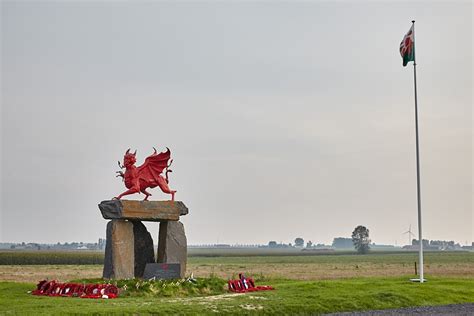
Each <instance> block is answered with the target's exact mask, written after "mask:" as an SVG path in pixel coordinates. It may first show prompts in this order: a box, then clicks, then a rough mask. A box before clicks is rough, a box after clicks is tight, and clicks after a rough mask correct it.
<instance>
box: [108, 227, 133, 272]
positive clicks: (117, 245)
mask: <svg viewBox="0 0 474 316" xmlns="http://www.w3.org/2000/svg"><path fill="white" fill-rule="evenodd" d="M134 275H135V254H134V237H133V224H132V223H131V222H128V221H125V220H117V219H116V220H112V221H110V222H109V223H108V224H107V243H106V245H105V263H104V271H103V277H104V278H107V279H112V278H114V279H132V278H133V277H134Z"/></svg>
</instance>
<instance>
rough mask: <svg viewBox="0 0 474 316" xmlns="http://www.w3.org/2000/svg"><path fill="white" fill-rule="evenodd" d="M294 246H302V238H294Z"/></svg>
mask: <svg viewBox="0 0 474 316" xmlns="http://www.w3.org/2000/svg"><path fill="white" fill-rule="evenodd" d="M295 247H304V239H303V238H300V237H298V238H296V239H295Z"/></svg>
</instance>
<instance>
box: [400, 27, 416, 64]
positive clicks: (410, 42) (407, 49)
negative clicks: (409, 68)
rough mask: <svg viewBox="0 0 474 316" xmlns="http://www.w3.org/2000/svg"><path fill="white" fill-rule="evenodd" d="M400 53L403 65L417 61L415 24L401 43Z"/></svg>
mask: <svg viewBox="0 0 474 316" xmlns="http://www.w3.org/2000/svg"><path fill="white" fill-rule="evenodd" d="M400 55H402V58H403V67H405V66H406V65H407V64H408V62H410V61H415V34H414V32H413V25H412V26H411V27H410V30H409V31H408V33H407V34H406V35H405V37H404V38H403V41H402V42H401V43H400Z"/></svg>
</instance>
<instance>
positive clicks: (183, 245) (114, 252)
mask: <svg viewBox="0 0 474 316" xmlns="http://www.w3.org/2000/svg"><path fill="white" fill-rule="evenodd" d="M99 209H100V211H101V213H102V217H103V218H104V219H108V220H110V221H109V222H108V223H107V237H106V238H107V242H106V246H105V262H104V271H103V277H104V278H106V279H131V278H144V279H152V278H155V279H177V278H184V276H185V272H186V261H187V241H186V234H185V232H184V225H183V223H181V222H180V221H179V219H180V216H183V215H186V214H188V208H187V207H186V206H185V205H184V203H183V202H181V201H131V200H119V199H113V200H107V201H103V202H101V203H100V204H99ZM144 221H148V222H159V223H160V224H159V225H160V226H159V233H158V234H157V235H158V250H157V253H156V257H155V249H154V246H153V238H152V237H151V235H150V233H149V232H148V230H147V228H146V227H145V225H144V224H143V222H144Z"/></svg>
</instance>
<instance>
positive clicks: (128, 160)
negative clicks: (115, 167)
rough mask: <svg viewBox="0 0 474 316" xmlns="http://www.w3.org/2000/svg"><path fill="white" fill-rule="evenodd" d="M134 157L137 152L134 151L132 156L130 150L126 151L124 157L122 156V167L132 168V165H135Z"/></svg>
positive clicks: (135, 159)
mask: <svg viewBox="0 0 474 316" xmlns="http://www.w3.org/2000/svg"><path fill="white" fill-rule="evenodd" d="M136 155H137V151H136V150H135V152H134V153H133V154H132V153H130V148H129V149H127V151H126V152H125V155H124V156H123V165H124V166H125V167H130V166H133V165H134V164H135V162H137V158H136Z"/></svg>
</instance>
